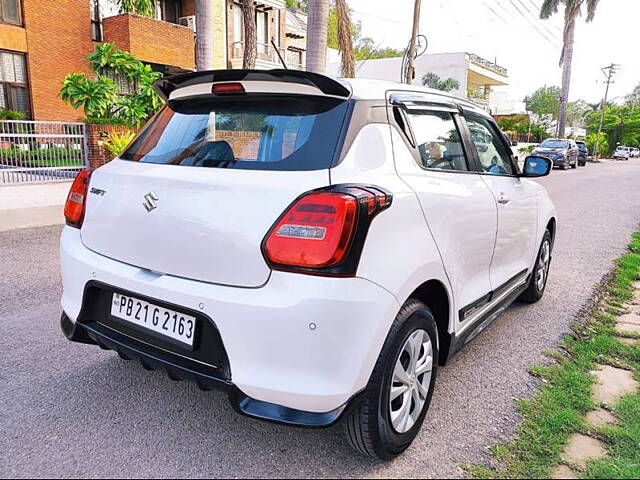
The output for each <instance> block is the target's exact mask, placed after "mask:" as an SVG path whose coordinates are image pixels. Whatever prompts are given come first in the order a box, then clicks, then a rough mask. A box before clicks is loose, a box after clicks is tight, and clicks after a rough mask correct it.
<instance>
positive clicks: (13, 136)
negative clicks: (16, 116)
mask: <svg viewBox="0 0 640 480" xmlns="http://www.w3.org/2000/svg"><path fill="white" fill-rule="evenodd" d="M87 165H88V159H87V136H86V129H85V125H84V124H83V123H70V122H37V121H26V120H2V121H0V186H2V185H7V184H19V183H40V182H57V181H64V180H70V179H73V178H74V177H75V176H76V174H77V173H78V172H79V171H80V170H82V169H83V168H86V167H87Z"/></svg>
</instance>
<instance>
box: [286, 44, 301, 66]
mask: <svg viewBox="0 0 640 480" xmlns="http://www.w3.org/2000/svg"><path fill="white" fill-rule="evenodd" d="M287 67H289V68H293V69H296V70H298V69H302V52H301V51H300V50H291V49H289V50H287Z"/></svg>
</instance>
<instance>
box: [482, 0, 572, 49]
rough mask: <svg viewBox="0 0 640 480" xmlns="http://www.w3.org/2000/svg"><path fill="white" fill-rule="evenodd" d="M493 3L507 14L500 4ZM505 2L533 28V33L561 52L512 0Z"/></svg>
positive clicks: (497, 2)
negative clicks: (536, 33)
mask: <svg viewBox="0 0 640 480" xmlns="http://www.w3.org/2000/svg"><path fill="white" fill-rule="evenodd" d="M494 1H495V2H496V4H498V5H500V7H501V8H502V9H503V10H504V11H505V12H509V10H508V9H507V8H505V6H504V5H503V4H502V3H500V2H499V1H498V0H494ZM507 1H508V2H509V3H510V4H511V6H512V7H513V8H514V9H515V10H516V11H517V12H518V14H520V16H521V17H522V18H523V19H524V20H525V21H526V22H527V23H528V24H529V25H530V26H531V27H533V28H534V29H535V31H536V32H538V34H539V35H540V36H541V37H542V38H543V39H544V40H546V41H547V42H548V43H549V45H551V46H552V47H553V48H555V49H556V50H561V48H560V47H559V46H558V45H556V44H555V43H554V41H553V40H551V39H550V38H549V37H548V36H547V35H546V34H545V33H544V32H542V31H540V29H539V28H538V27H537V26H536V25H535V24H534V23H532V22H531V20H529V18H528V17H527V16H526V15H525V14H524V13H522V11H521V10H520V9H519V8H518V6H517V5H516V4H515V3H513V0H507ZM509 13H512V12H509Z"/></svg>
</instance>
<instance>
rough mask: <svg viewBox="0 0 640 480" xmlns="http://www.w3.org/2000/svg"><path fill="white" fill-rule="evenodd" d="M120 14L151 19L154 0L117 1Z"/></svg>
mask: <svg viewBox="0 0 640 480" xmlns="http://www.w3.org/2000/svg"><path fill="white" fill-rule="evenodd" d="M118 5H119V6H120V13H135V14H137V15H143V16H145V17H153V14H154V13H155V6H156V2H155V0H118Z"/></svg>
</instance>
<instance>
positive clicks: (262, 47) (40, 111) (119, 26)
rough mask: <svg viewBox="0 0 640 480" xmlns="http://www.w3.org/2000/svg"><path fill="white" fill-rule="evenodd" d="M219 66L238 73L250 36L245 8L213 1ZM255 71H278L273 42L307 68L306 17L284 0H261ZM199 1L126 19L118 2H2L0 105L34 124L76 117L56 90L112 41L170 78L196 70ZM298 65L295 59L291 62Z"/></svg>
mask: <svg viewBox="0 0 640 480" xmlns="http://www.w3.org/2000/svg"><path fill="white" fill-rule="evenodd" d="M211 1H212V4H213V7H214V12H215V15H214V66H215V68H239V67H241V65H242V52H243V48H244V39H243V34H242V16H241V15H238V13H239V4H238V3H236V2H235V1H234V0H211ZM255 4H256V27H257V28H256V31H257V37H258V38H257V43H258V45H257V47H258V61H257V64H256V68H279V67H280V63H279V60H278V57H277V55H276V52H275V50H274V48H273V46H272V45H271V40H273V41H274V42H275V43H276V46H277V48H278V49H279V51H280V53H281V54H282V56H283V57H284V58H286V59H287V61H289V62H291V63H292V65H291V67H292V68H301V66H302V65H303V63H304V60H303V58H304V57H303V54H304V37H305V34H306V18H305V17H304V15H302V14H300V13H295V12H292V11H289V10H287V9H286V7H285V2H284V0H257V1H256V2H255ZM195 13H196V12H195V0H156V11H155V15H154V17H153V18H147V17H141V16H138V15H132V14H120V12H119V6H118V1H117V0H55V1H53V0H0V108H5V109H9V110H17V111H21V112H24V113H26V114H27V117H28V118H32V119H36V120H62V121H74V120H78V119H79V118H80V117H81V116H82V114H81V113H80V112H78V111H76V110H74V109H73V108H71V107H69V106H68V105H65V104H64V103H63V102H62V101H61V100H60V99H59V98H58V92H59V91H60V88H61V86H62V81H63V79H64V77H65V76H66V75H67V74H68V73H71V72H84V73H90V72H89V66H88V63H87V60H86V56H87V55H88V54H89V53H91V52H92V51H93V50H94V48H95V44H96V43H97V42H111V43H114V44H116V45H117V46H118V47H119V48H122V49H123V50H127V51H129V52H131V54H132V55H133V56H134V57H135V58H137V59H138V60H141V61H142V62H145V63H147V64H150V65H151V66H152V67H153V68H154V69H156V70H159V71H161V72H163V73H165V74H171V73H176V72H181V71H187V70H193V69H194V68H195V35H194V29H195ZM292 60H293V61H292Z"/></svg>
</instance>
